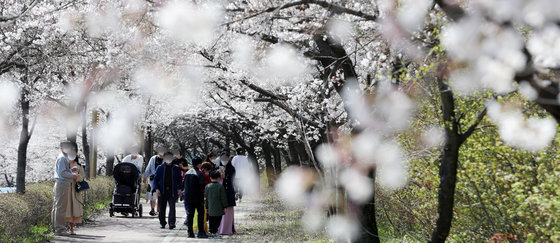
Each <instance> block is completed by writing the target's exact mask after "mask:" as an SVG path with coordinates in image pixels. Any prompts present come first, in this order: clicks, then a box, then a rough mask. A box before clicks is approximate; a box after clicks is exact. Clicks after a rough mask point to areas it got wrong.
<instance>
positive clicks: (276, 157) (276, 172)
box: [272, 148, 282, 178]
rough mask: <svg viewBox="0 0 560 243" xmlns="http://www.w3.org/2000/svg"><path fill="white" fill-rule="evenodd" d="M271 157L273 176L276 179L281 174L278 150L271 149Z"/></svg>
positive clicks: (280, 159)
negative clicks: (272, 159)
mask: <svg viewBox="0 0 560 243" xmlns="http://www.w3.org/2000/svg"><path fill="white" fill-rule="evenodd" d="M272 156H273V157H274V175H275V176H276V178H278V176H279V175H280V173H282V155H281V153H280V149H278V148H272Z"/></svg>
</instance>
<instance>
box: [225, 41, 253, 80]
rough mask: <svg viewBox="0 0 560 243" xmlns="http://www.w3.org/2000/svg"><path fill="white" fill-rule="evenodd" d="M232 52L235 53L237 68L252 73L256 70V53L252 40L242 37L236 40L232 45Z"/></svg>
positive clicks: (234, 58)
mask: <svg viewBox="0 0 560 243" xmlns="http://www.w3.org/2000/svg"><path fill="white" fill-rule="evenodd" d="M231 50H232V52H233V55H232V57H233V63H232V65H233V66H234V67H235V68H239V69H241V70H243V71H247V72H250V71H252V69H253V68H254V65H255V60H254V57H253V55H254V51H255V45H254V43H253V41H252V40H250V39H249V38H247V37H241V38H238V39H237V40H235V41H234V42H233V43H232V44H231Z"/></svg>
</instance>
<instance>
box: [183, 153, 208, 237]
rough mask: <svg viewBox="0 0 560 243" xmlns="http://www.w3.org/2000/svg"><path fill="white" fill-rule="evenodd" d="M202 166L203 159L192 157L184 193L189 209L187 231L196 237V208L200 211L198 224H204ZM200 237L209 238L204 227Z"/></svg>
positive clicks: (199, 234) (189, 235)
mask: <svg viewBox="0 0 560 243" xmlns="http://www.w3.org/2000/svg"><path fill="white" fill-rule="evenodd" d="M201 166H202V159H201V158H200V157H196V158H193V159H192V168H191V169H190V170H189V171H187V173H186V174H185V180H184V182H183V183H184V185H183V189H184V192H183V194H184V195H185V202H186V203H187V208H188V210H189V213H188V216H187V231H188V237H189V238H194V230H193V220H194V212H195V210H196V211H197V212H198V217H197V224H198V225H203V224H204V206H203V202H204V187H205V186H206V185H205V183H204V175H203V174H202V172H201V171H200V167H201ZM198 238H208V235H206V232H205V230H204V227H199V228H198Z"/></svg>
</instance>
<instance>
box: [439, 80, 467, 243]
mask: <svg viewBox="0 0 560 243" xmlns="http://www.w3.org/2000/svg"><path fill="white" fill-rule="evenodd" d="M439 92H440V98H441V107H442V115H443V122H444V124H445V144H444V146H443V151H442V154H441V165H440V168H439V177H440V185H439V191H438V219H437V221H436V227H435V229H434V231H433V233H432V239H431V242H433V243H436V242H445V240H446V239H447V236H449V231H450V230H451V221H452V220H453V203H454V202H453V201H454V196H455V184H456V181H457V163H458V160H459V148H460V147H461V144H462V142H463V139H462V138H461V135H460V133H459V131H458V129H459V126H458V121H457V120H456V117H455V100H454V98H453V92H452V91H451V89H450V88H449V87H448V86H447V85H446V84H445V83H444V82H442V81H440V82H439Z"/></svg>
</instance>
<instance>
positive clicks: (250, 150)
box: [247, 146, 260, 177]
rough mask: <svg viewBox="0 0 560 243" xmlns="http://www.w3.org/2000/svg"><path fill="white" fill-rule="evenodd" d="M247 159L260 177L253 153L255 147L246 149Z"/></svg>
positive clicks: (257, 162)
mask: <svg viewBox="0 0 560 243" xmlns="http://www.w3.org/2000/svg"><path fill="white" fill-rule="evenodd" d="M247 158H248V159H249V162H250V163H252V164H253V166H254V167H255V172H256V173H257V175H258V176H259V177H260V170H259V161H258V160H257V154H256V153H255V147H252V146H251V147H248V148H247Z"/></svg>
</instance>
